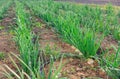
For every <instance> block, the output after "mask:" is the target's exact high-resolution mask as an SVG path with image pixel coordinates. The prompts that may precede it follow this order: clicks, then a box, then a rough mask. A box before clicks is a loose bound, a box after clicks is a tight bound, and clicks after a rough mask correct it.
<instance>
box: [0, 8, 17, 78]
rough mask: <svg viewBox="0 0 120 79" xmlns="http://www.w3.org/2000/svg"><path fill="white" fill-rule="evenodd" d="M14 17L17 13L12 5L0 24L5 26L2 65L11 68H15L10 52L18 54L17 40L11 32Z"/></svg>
mask: <svg viewBox="0 0 120 79" xmlns="http://www.w3.org/2000/svg"><path fill="white" fill-rule="evenodd" d="M14 17H15V13H14V10H13V6H12V7H10V8H9V10H8V12H7V13H6V14H5V17H4V18H3V19H2V21H1V22H0V26H1V27H3V29H2V30H0V52H2V53H4V55H5V57H4V59H2V60H0V65H3V64H7V65H8V66H9V67H10V68H13V64H12V62H11V60H10V59H9V57H8V54H10V53H11V52H12V53H15V54H18V50H17V48H16V45H15V42H14V41H13V35H12V34H10V33H9V31H10V29H11V28H10V26H11V25H14ZM0 71H2V67H0ZM2 77H3V75H2V74H0V79H4V78H2Z"/></svg>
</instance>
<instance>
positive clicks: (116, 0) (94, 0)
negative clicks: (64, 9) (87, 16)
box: [56, 0, 120, 6]
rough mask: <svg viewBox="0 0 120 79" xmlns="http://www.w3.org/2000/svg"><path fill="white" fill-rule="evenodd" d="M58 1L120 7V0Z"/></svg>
mask: <svg viewBox="0 0 120 79" xmlns="http://www.w3.org/2000/svg"><path fill="white" fill-rule="evenodd" d="M56 1H70V2H76V3H85V4H107V3H112V4H113V5H117V6H120V0H56Z"/></svg>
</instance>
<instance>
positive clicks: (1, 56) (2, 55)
mask: <svg viewBox="0 0 120 79" xmlns="http://www.w3.org/2000/svg"><path fill="white" fill-rule="evenodd" d="M4 57H5V54H4V53H3V52H0V60H2V59H4Z"/></svg>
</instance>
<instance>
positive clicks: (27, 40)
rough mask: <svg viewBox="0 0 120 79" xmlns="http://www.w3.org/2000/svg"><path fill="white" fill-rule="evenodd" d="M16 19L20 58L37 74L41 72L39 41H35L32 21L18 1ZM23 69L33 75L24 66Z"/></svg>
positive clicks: (16, 37) (16, 35)
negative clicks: (31, 27) (37, 71)
mask: <svg viewBox="0 0 120 79" xmlns="http://www.w3.org/2000/svg"><path fill="white" fill-rule="evenodd" d="M16 17H17V25H18V28H16V30H15V40H16V43H17V45H18V48H19V51H20V58H21V59H22V60H23V61H24V63H25V64H26V65H27V66H29V67H30V68H31V70H32V71H33V72H35V71H36V70H39V65H40V63H39V60H38V54H39V43H38V40H37V39H36V40H34V37H35V35H34V34H33V33H32V31H31V29H30V25H29V22H30V21H29V19H28V17H27V14H26V13H25V8H24V5H23V4H21V3H19V2H18V1H16ZM33 40H34V42H33ZM22 68H23V70H24V71H25V72H26V73H28V74H31V73H30V72H29V70H28V68H27V67H26V66H24V65H23V64H22Z"/></svg>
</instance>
